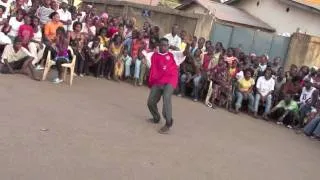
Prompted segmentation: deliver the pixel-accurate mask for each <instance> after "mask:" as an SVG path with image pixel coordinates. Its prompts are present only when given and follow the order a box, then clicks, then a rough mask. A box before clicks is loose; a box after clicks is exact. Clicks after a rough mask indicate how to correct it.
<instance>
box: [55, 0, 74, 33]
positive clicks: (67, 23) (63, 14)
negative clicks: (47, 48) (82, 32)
mask: <svg viewBox="0 0 320 180" xmlns="http://www.w3.org/2000/svg"><path fill="white" fill-rule="evenodd" d="M57 13H59V16H60V21H61V22H62V24H63V25H64V29H65V30H66V31H69V30H70V29H71V28H72V27H71V24H72V17H71V13H70V12H69V11H68V1H67V0H63V1H62V2H61V4H60V9H58V10H57Z"/></svg>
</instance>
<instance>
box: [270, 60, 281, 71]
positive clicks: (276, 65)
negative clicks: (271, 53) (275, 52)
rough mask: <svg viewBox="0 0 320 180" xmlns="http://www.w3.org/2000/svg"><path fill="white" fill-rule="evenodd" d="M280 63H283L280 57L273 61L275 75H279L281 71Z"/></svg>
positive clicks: (272, 66) (272, 67)
mask: <svg viewBox="0 0 320 180" xmlns="http://www.w3.org/2000/svg"><path fill="white" fill-rule="evenodd" d="M280 62H281V58H280V57H276V58H274V60H273V62H272V64H271V69H272V71H273V74H277V73H278V71H279V69H280V67H281V64H280Z"/></svg>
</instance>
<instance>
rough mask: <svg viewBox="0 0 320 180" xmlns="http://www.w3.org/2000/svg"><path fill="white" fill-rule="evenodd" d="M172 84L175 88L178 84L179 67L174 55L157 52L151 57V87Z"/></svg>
mask: <svg viewBox="0 0 320 180" xmlns="http://www.w3.org/2000/svg"><path fill="white" fill-rule="evenodd" d="M166 84H170V85H172V87H173V88H176V87H177V84H178V66H177V64H176V61H175V60H174V57H173V54H172V53H170V52H168V53H164V54H162V53H158V52H155V53H154V54H153V55H152V56H151V67H150V74H149V86H150V87H152V86H155V85H159V86H162V85H166Z"/></svg>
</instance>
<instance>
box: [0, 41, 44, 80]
mask: <svg viewBox="0 0 320 180" xmlns="http://www.w3.org/2000/svg"><path fill="white" fill-rule="evenodd" d="M33 59H34V58H33V57H32V56H31V54H30V53H29V51H28V50H27V49H25V48H24V47H22V40H21V39H20V38H19V37H16V38H15V39H14V42H13V44H9V45H6V47H5V48H4V50H3V54H2V57H1V66H0V72H1V73H4V74H7V73H10V74H14V73H21V74H26V75H29V76H30V77H31V78H33V79H35V80H39V79H38V78H36V77H35V74H34V72H33V69H34V68H33V65H32V61H33Z"/></svg>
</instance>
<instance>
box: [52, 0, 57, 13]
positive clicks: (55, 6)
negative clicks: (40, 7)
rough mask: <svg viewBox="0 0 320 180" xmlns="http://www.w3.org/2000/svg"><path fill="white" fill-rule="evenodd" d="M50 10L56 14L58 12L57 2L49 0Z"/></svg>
mask: <svg viewBox="0 0 320 180" xmlns="http://www.w3.org/2000/svg"><path fill="white" fill-rule="evenodd" d="M50 7H51V9H53V10H54V11H55V12H57V11H58V10H59V4H58V2H57V0H51V4H50Z"/></svg>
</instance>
